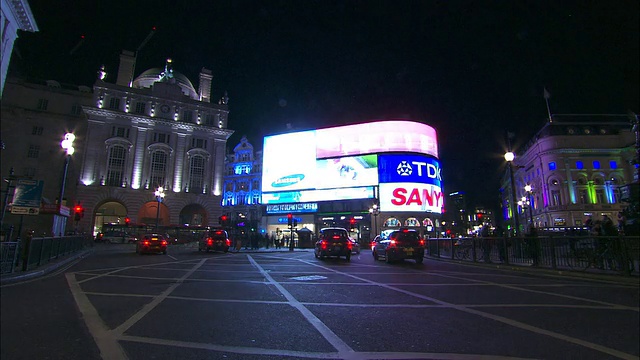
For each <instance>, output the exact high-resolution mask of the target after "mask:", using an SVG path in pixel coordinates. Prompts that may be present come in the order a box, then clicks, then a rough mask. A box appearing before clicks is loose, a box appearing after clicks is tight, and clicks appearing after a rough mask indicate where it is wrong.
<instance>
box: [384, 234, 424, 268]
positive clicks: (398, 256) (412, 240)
mask: <svg viewBox="0 0 640 360" xmlns="http://www.w3.org/2000/svg"><path fill="white" fill-rule="evenodd" d="M380 257H384V258H385V261H386V262H387V263H391V262H393V261H396V260H404V259H414V260H415V261H416V264H422V261H423V260H424V240H423V239H422V238H420V235H419V234H418V232H417V231H415V230H411V229H400V230H396V231H393V232H391V234H389V237H388V238H387V239H382V240H380V241H378V242H377V243H376V245H375V247H374V248H373V258H374V259H376V260H378V259H379V258H380Z"/></svg>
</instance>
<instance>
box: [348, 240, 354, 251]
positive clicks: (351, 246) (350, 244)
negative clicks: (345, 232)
mask: <svg viewBox="0 0 640 360" xmlns="http://www.w3.org/2000/svg"><path fill="white" fill-rule="evenodd" d="M352 248H353V244H352V243H351V241H349V242H347V249H349V250H351V249H352Z"/></svg>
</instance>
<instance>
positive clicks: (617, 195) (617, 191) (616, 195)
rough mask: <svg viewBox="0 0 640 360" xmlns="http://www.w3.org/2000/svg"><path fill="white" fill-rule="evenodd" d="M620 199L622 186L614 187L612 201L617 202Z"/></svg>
mask: <svg viewBox="0 0 640 360" xmlns="http://www.w3.org/2000/svg"><path fill="white" fill-rule="evenodd" d="M618 201H620V188H614V189H613V191H612V197H611V203H612V204H616V203H617V202H618Z"/></svg>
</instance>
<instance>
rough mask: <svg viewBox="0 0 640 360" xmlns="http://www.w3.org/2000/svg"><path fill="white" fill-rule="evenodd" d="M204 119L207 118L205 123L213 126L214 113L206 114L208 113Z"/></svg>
mask: <svg viewBox="0 0 640 360" xmlns="http://www.w3.org/2000/svg"><path fill="white" fill-rule="evenodd" d="M204 119H205V120H204V123H205V124H206V125H211V126H213V121H214V118H213V114H206V115H205V116H204Z"/></svg>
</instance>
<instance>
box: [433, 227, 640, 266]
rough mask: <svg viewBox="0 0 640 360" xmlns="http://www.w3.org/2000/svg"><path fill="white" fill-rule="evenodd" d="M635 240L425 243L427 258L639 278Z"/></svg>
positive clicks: (582, 238) (523, 239)
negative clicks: (613, 274) (592, 272)
mask: <svg viewBox="0 0 640 360" xmlns="http://www.w3.org/2000/svg"><path fill="white" fill-rule="evenodd" d="M639 248H640V237H638V236H561V237H554V236H535V237H527V236H523V237H471V238H454V239H450V238H431V239H427V256H431V257H436V258H447V259H451V260H458V261H469V262H475V263H497V264H510V265H516V266H518V265H519V266H533V267H539V268H549V269H554V270H575V271H601V272H608V273H615V274H620V275H638V272H639V267H640V261H639V252H640V251H639Z"/></svg>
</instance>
